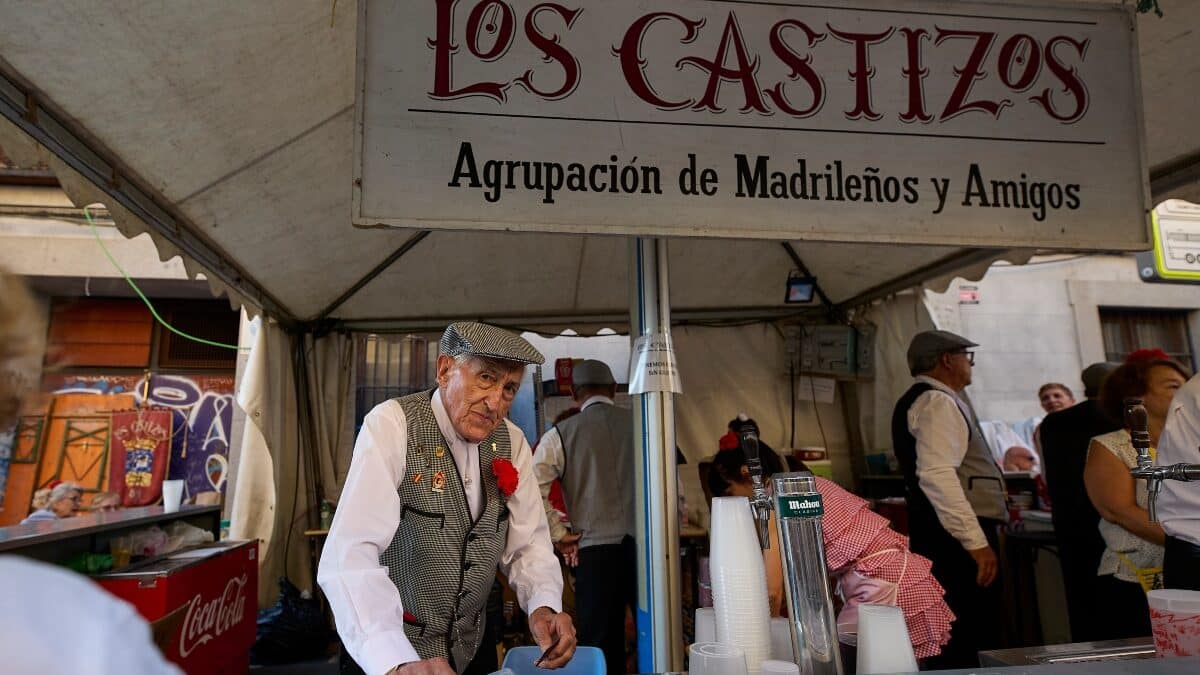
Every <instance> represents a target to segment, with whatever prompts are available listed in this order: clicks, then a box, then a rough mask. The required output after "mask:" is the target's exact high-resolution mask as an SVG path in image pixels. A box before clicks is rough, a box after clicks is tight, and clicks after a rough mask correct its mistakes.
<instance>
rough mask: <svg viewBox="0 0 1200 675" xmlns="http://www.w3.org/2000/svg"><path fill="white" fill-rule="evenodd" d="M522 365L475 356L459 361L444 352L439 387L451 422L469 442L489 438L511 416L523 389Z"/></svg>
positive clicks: (438, 364)
mask: <svg viewBox="0 0 1200 675" xmlns="http://www.w3.org/2000/svg"><path fill="white" fill-rule="evenodd" d="M524 374H525V369H524V367H523V366H522V365H520V364H516V363H510V362H507V361H496V360H493V359H485V358H480V357H474V358H469V359H465V360H463V361H458V360H456V359H455V358H454V357H452V356H446V355H442V356H439V357H438V362H437V380H438V387H439V389H440V390H441V396H442V404H443V405H445V407H446V412H447V413H448V414H449V415H450V423H451V424H453V425H454V430H455V431H457V432H458V435H459V436H462V437H463V438H464V439H465V440H466V441H467V442H468V443H479V442H480V441H482V440H483V439H485V438H487V437H488V436H489V435H491V433H492V432H493V431H494V430H495V429H496V426H497V425H499V424H500V421H501V420H503V419H504V418H505V416H506V415H508V409H509V408H511V407H512V402H513V399H515V398H516V397H517V390H518V389H520V388H521V376H522V375H524Z"/></svg>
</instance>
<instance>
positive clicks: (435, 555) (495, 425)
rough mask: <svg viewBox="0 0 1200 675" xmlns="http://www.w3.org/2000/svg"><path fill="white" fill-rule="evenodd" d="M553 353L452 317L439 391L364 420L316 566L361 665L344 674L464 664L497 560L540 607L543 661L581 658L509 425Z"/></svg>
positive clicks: (534, 488) (418, 674) (417, 673)
mask: <svg viewBox="0 0 1200 675" xmlns="http://www.w3.org/2000/svg"><path fill="white" fill-rule="evenodd" d="M542 361H543V358H542V355H541V354H539V353H538V352H537V350H536V349H534V348H533V346H532V345H530V344H529V343H528V342H526V341H525V340H523V339H521V338H520V337H518V336H516V335H513V334H512V333H509V332H507V331H503V330H501V329H499V328H495V327H493V326H488V325H484V324H478V323H455V324H451V325H450V326H449V327H448V328H446V332H445V334H444V335H443V336H442V340H441V344H440V354H439V355H438V360H437V384H438V386H437V388H436V389H434V390H433V391H426V392H422V393H418V394H413V395H411V396H405V397H403V398H399V399H395V400H391V401H387V402H385V403H381V404H380V405H378V406H376V407H375V408H374V409H373V410H372V411H371V412H370V413H368V414H367V416H366V419H365V420H363V426H362V431H361V432H360V433H359V436H358V439H357V441H356V443H355V447H354V458H353V460H352V461H351V463H350V472H349V475H348V476H347V477H346V484H345V487H344V488H343V491H342V498H341V501H340V503H339V505H338V509H337V514H336V516H335V518H334V521H333V527H332V528H331V529H330V532H329V538H328V540H327V541H326V545H325V549H324V552H323V554H322V556H321V564H320V569H319V571H318V574H317V577H318V581H319V582H320V584H321V588H322V589H323V590H324V591H325V595H326V597H327V598H328V599H329V604H330V607H331V608H332V609H333V615H334V619H335V621H336V623H337V629H338V634H339V635H340V636H341V638H342V643H343V645H344V646H345V650H346V652H348V653H349V656H350V657H352V658H353V661H354V662H356V663H350V662H349V661H348V660H344V661H343V667H342V672H366V673H368V674H369V675H383V674H384V673H402V674H404V675H451V674H452V673H454V672H456V671H457V672H458V673H462V672H464V671H465V670H466V669H467V667H468V666H469V665H470V663H471V660H472V659H473V658H474V656H475V653H476V651H477V650H478V649H479V647H480V644H479V643H480V636H481V634H482V632H483V622H484V621H485V617H484V605H485V603H486V601H487V597H488V591H489V590H490V589H491V587H492V581H493V579H494V577H495V573H496V569H497V567H499V568H500V569H501V570H502V571H503V572H504V573H505V574H506V575H507V576H508V581H509V584H510V585H511V586H512V587H513V588H514V589H515V590H516V593H517V599H518V601H519V602H520V604H521V607H522V609H524V610H525V611H526V613H527V614H528V615H529V626H530V630H531V631H532V633H533V636H534V639H535V640H536V641H537V643H538V645H539V646H540V647H541V648H542V650H543V654H542V660H541V665H542V667H544V668H558V667H561V666H563V665H565V664H566V663H567V662H568V661H570V659H571V656H572V655H573V654H574V652H575V629H574V627H573V626H572V624H571V619H570V617H569V616H567V615H566V614H561V613H560V610H561V603H562V573H561V571H560V569H559V565H558V561H557V560H556V559H555V557H554V551H553V548H552V546H551V543H550V534H549V529H548V527H547V525H546V517H545V512H544V511H543V509H542V501H541V495H540V494H539V492H538V485H537V480H536V478H534V475H533V465H532V453H531V452H530V450H529V444H528V442H527V441H526V440H525V436H524V435H523V434H522V433H521V431H520V430H519V429H518V428H517V427H516V425H514V424H512V423H511V422H509V421H508V420H507V419H505V416H506V415H507V414H508V410H509V407H510V406H511V405H512V402H513V399H514V398H515V397H516V394H517V390H518V388H519V387H520V384H521V377H522V375H523V373H524V367H525V365H527V364H530V363H539V364H540V363H542ZM492 647H493V645H487V646H486V648H487V649H491V648H492ZM358 667H361V671H359V670H358Z"/></svg>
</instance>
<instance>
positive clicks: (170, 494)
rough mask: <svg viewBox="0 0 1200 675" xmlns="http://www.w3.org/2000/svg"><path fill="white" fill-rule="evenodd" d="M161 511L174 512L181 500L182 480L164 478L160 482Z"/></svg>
mask: <svg viewBox="0 0 1200 675" xmlns="http://www.w3.org/2000/svg"><path fill="white" fill-rule="evenodd" d="M162 495H163V513H175V512H176V511H178V510H179V504H180V502H182V501H183V481H182V480H164V481H163V484H162Z"/></svg>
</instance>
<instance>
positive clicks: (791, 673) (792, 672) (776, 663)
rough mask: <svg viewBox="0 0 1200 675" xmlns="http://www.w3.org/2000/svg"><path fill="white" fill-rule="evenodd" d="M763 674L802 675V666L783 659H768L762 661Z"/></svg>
mask: <svg viewBox="0 0 1200 675" xmlns="http://www.w3.org/2000/svg"><path fill="white" fill-rule="evenodd" d="M762 674H763V675H800V666H798V665H796V664H794V663H792V662H791V660H787V661H784V660H782V659H767V660H766V661H763V662H762Z"/></svg>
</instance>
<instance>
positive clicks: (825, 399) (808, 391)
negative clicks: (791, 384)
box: [796, 375, 837, 403]
mask: <svg viewBox="0 0 1200 675" xmlns="http://www.w3.org/2000/svg"><path fill="white" fill-rule="evenodd" d="M836 391H837V380H834V379H831V378H828V377H809V376H808V375H801V376H800V377H799V378H797V380H796V400H797V401H815V402H816V403H833V397H834V393H835V392H836Z"/></svg>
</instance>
